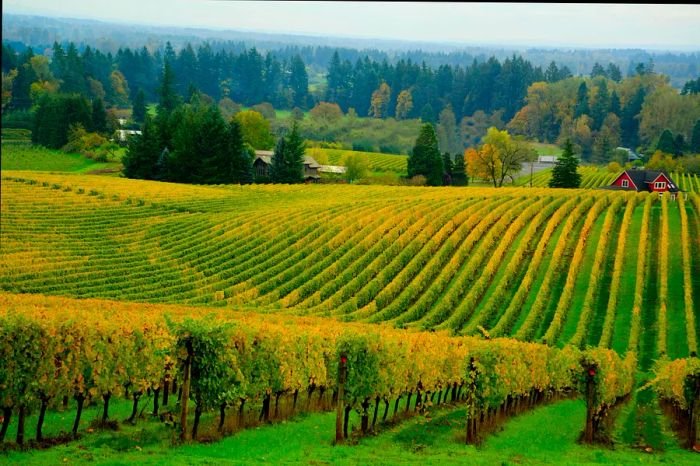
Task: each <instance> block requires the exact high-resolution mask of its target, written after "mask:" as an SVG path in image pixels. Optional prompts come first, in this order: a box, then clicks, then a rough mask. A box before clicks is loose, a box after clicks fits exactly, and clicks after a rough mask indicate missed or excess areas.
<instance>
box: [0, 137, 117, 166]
mask: <svg viewBox="0 0 700 466" xmlns="http://www.w3.org/2000/svg"><path fill="white" fill-rule="evenodd" d="M121 152H123V149H122V150H121ZM1 163H2V165H1V168H2V170H3V171H6V170H37V171H49V172H72V173H90V172H94V171H97V170H100V171H108V170H109V171H113V170H120V169H121V164H120V163H116V162H95V161H94V160H92V159H89V158H87V157H85V156H84V155H81V154H68V153H66V152H63V151H59V150H52V149H46V148H44V147H41V146H32V145H31V144H24V143H22V144H15V143H9V142H7V143H6V142H3V144H2V162H1Z"/></svg>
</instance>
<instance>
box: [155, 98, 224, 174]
mask: <svg viewBox="0 0 700 466" xmlns="http://www.w3.org/2000/svg"><path fill="white" fill-rule="evenodd" d="M231 159H232V154H231V144H230V133H229V128H228V125H227V124H226V122H225V121H224V119H223V117H222V116H221V112H220V111H219V109H218V107H216V106H215V105H206V104H204V103H202V102H200V101H198V99H197V98H196V97H195V98H194V99H193V103H192V104H188V105H185V106H184V109H183V111H182V117H181V118H180V119H179V123H178V125H177V127H176V129H175V133H174V136H173V151H172V153H171V162H172V163H171V164H170V170H169V171H170V173H171V174H172V178H173V181H176V182H180V183H203V184H224V183H231V182H232V181H233V180H232V172H233V170H232V163H231Z"/></svg>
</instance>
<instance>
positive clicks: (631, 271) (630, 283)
mask: <svg viewBox="0 0 700 466" xmlns="http://www.w3.org/2000/svg"><path fill="white" fill-rule="evenodd" d="M643 217H644V204H643V203H638V204H637V205H636V206H635V208H634V212H633V213H632V219H631V222H630V225H629V228H628V230H627V239H626V240H625V255H624V271H623V273H622V277H621V278H620V291H619V293H618V295H617V307H616V309H615V324H614V327H615V329H614V330H613V335H612V340H611V347H612V349H614V350H615V351H617V352H618V353H619V354H622V353H623V352H625V351H626V350H627V345H628V344H629V338H630V327H631V325H632V323H631V320H632V308H633V306H634V293H635V288H636V279H637V255H638V251H639V235H640V234H641V230H642V219H643ZM613 260H614V259H613Z"/></svg>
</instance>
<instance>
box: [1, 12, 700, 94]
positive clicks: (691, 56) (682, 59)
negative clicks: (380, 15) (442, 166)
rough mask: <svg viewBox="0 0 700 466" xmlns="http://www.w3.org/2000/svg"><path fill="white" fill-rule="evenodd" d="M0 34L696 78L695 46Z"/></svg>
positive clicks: (99, 30) (81, 27) (319, 63)
mask: <svg viewBox="0 0 700 466" xmlns="http://www.w3.org/2000/svg"><path fill="white" fill-rule="evenodd" d="M2 37H3V41H7V42H10V43H12V44H13V45H14V46H17V45H23V46H31V47H33V48H35V49H39V50H43V49H46V48H49V47H50V46H51V45H52V44H53V42H54V41H58V42H64V43H65V42H71V41H72V42H75V43H76V44H81V45H83V46H85V45H90V46H91V47H96V48H98V49H100V50H103V51H105V52H107V51H111V52H113V53H114V52H116V51H117V50H118V49H119V48H120V47H131V48H141V47H142V46H143V45H144V44H146V46H147V47H148V48H149V49H151V51H154V50H157V49H160V48H161V47H163V45H164V44H165V42H166V41H170V42H171V43H172V45H173V47H175V48H176V49H179V48H181V47H183V46H184V45H185V44H187V43H188V42H190V43H192V44H193V45H195V44H197V43H199V42H203V41H209V42H211V43H212V44H215V45H217V46H220V47H225V48H227V49H232V50H237V51H242V50H244V49H245V48H249V47H253V46H255V47H256V48H258V49H259V50H263V51H267V50H274V51H275V52H276V54H277V55H278V56H279V57H280V58H286V57H291V56H292V55H294V54H297V53H299V54H300V55H301V56H302V59H303V60H304V63H306V64H307V65H311V66H316V67H321V68H325V67H326V65H327V64H328V62H329V60H330V57H331V56H332V54H333V51H335V50H336V49H339V53H340V55H341V58H342V59H348V60H351V61H353V62H354V61H355V60H357V58H359V57H364V56H365V55H367V56H369V57H370V58H371V59H373V60H375V61H382V60H385V59H386V60H387V61H389V62H395V61H397V60H400V59H408V58H410V59H411V60H412V61H413V62H423V61H424V62H425V63H426V64H428V65H430V66H433V67H437V66H439V65H442V64H450V65H457V64H460V65H462V66H465V65H467V64H470V63H471V62H472V61H473V60H477V61H485V60H487V59H488V58H489V57H491V56H494V57H496V58H498V59H499V60H503V59H505V58H506V57H510V56H512V55H513V54H516V55H521V56H522V57H523V58H524V59H526V60H528V61H530V62H532V64H533V65H535V66H541V67H542V68H543V69H544V68H546V67H547V65H549V63H550V62H551V61H556V62H557V64H559V65H566V66H567V67H569V69H570V70H571V71H572V73H573V74H574V75H588V74H589V73H590V71H591V69H592V68H593V65H594V64H595V63H596V62H597V63H601V64H603V65H607V64H608V63H614V64H616V65H617V66H618V67H620V69H621V70H622V72H623V73H628V72H632V71H633V70H634V67H635V66H636V65H637V64H638V63H645V64H648V63H650V62H653V64H654V69H655V71H656V72H658V73H662V74H666V75H668V76H670V78H671V85H673V86H674V87H676V88H681V87H682V86H683V84H685V82H686V81H688V80H691V79H695V78H697V77H698V74H699V73H700V49H699V50H698V51H693V52H679V51H649V50H642V49H574V48H570V47H562V48H528V47H524V46H520V47H518V46H512V45H506V44H504V45H503V46H502V47H499V46H479V45H474V46H467V45H460V44H454V43H434V42H410V41H400V40H384V39H362V38H347V37H322V36H312V35H292V34H270V33H262V32H252V31H236V30H213V29H202V28H181V27H162V26H147V25H133V24H123V23H108V22H102V21H96V20H85V19H72V18H49V17H41V16H28V15H16V14H3V15H2ZM15 48H17V47H15Z"/></svg>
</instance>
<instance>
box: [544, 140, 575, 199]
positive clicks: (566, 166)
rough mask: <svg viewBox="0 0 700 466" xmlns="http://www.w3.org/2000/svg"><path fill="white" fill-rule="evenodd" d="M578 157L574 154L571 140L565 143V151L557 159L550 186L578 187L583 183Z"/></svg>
mask: <svg viewBox="0 0 700 466" xmlns="http://www.w3.org/2000/svg"><path fill="white" fill-rule="evenodd" d="M577 169H578V159H577V158H576V157H575V156H574V149H573V145H572V144H571V140H569V139H567V140H566V142H565V143H564V152H563V153H562V154H561V155H560V156H559V158H558V159H557V163H556V165H554V168H553V169H552V179H551V180H550V181H549V187H550V188H578V187H579V186H580V185H581V174H580V173H578V170H577Z"/></svg>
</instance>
